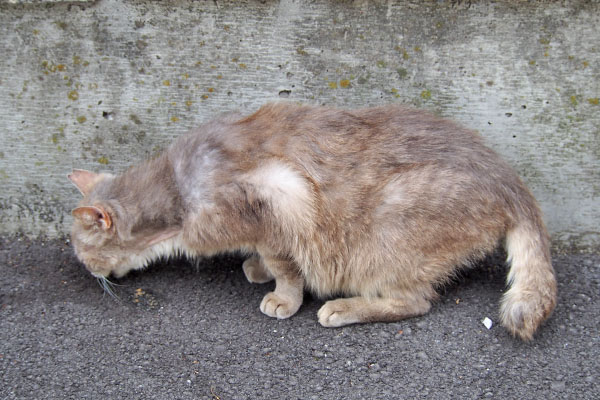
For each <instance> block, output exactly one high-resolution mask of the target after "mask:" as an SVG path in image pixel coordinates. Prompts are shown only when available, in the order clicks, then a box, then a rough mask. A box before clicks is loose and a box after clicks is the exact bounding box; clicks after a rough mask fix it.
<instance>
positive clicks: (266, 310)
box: [260, 292, 302, 319]
mask: <svg viewBox="0 0 600 400" xmlns="http://www.w3.org/2000/svg"><path fill="white" fill-rule="evenodd" d="M301 305H302V300H300V301H296V300H294V299H291V298H287V297H283V296H279V295H277V294H275V293H274V292H270V293H267V294H266V295H265V297H264V298H263V300H262V302H261V303H260V311H262V313H263V314H266V315H268V316H269V317H273V318H279V319H284V318H289V317H291V316H292V315H294V314H296V311H298V309H299V308H300V306H301Z"/></svg>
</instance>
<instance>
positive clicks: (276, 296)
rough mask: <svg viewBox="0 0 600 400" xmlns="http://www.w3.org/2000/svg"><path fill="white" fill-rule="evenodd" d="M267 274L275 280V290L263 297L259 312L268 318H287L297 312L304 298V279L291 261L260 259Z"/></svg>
mask: <svg viewBox="0 0 600 400" xmlns="http://www.w3.org/2000/svg"><path fill="white" fill-rule="evenodd" d="M262 262H263V265H264V266H265V267H266V269H267V272H268V273H270V274H271V275H272V276H273V277H274V278H275V290H274V291H272V292H269V293H267V294H266V295H265V297H264V298H263V300H262V302H261V303H260V311H262V312H263V314H266V315H268V316H269V317H274V318H279V319H283V318H289V317H291V316H292V315H294V314H295V313H296V311H298V309H299V308H300V306H301V305H302V300H303V296H304V278H303V277H302V275H301V273H300V270H299V269H298V267H297V266H296V264H294V263H293V262H292V261H289V260H282V259H277V258H269V257H263V258H262Z"/></svg>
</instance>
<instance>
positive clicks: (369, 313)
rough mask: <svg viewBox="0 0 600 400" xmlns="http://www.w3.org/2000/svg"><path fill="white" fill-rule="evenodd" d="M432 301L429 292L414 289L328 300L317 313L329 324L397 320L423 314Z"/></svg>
mask: <svg viewBox="0 0 600 400" xmlns="http://www.w3.org/2000/svg"><path fill="white" fill-rule="evenodd" d="M430 308H431V303H430V301H429V300H428V299H427V297H426V296H422V295H418V294H416V293H410V294H407V295H401V296H394V297H375V298H367V297H360V296H357V297H350V298H341V299H336V300H330V301H328V302H326V303H325V304H324V305H323V306H322V307H321V309H320V310H319V312H318V313H317V316H318V318H319V323H320V324H321V325H323V326H325V327H328V328H335V327H339V326H344V325H349V324H356V323H364V322H393V321H399V320H402V319H405V318H410V317H416V316H418V315H423V314H425V313H427V312H428V311H429V309H430Z"/></svg>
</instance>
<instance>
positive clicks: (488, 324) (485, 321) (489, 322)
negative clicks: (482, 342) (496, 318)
mask: <svg viewBox="0 0 600 400" xmlns="http://www.w3.org/2000/svg"><path fill="white" fill-rule="evenodd" d="M481 323H482V324H484V325H485V327H486V328H488V329H492V320H491V319H489V318H488V317H485V318H484V319H483V321H481Z"/></svg>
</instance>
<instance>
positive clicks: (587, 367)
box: [0, 237, 600, 400]
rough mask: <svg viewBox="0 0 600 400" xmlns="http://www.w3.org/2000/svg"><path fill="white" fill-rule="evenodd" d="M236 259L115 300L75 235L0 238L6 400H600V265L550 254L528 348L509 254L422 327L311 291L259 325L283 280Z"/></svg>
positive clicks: (165, 277)
mask: <svg viewBox="0 0 600 400" xmlns="http://www.w3.org/2000/svg"><path fill="white" fill-rule="evenodd" d="M241 262H242V259H240V258H239V257H236V256H221V257H217V258H211V259H206V260H202V261H201V262H199V263H198V264H197V265H194V264H193V263H189V262H187V261H185V260H173V261H169V262H161V263H156V264H155V265H153V266H151V267H150V268H149V269H147V270H145V271H142V272H135V273H132V274H130V275H128V276H127V277H125V278H123V279H121V280H118V281H116V283H117V284H118V285H119V286H115V292H116V294H117V296H118V297H119V300H114V299H113V298H111V297H110V296H109V295H106V294H104V293H103V291H102V289H101V288H100V287H99V285H98V284H97V282H96V280H95V279H93V278H92V277H91V275H90V274H89V273H87V272H86V271H85V270H84V268H83V266H82V265H81V264H80V263H79V262H77V260H76V259H75V257H74V256H73V253H72V250H71V248H70V247H69V244H68V242H67V241H66V240H53V241H44V240H36V241H31V240H28V239H24V238H16V237H11V238H0V375H1V377H2V385H1V386H0V398H1V399H213V400H214V399H478V398H496V399H598V398H600V384H599V380H600V367H599V365H600V363H599V361H600V358H599V327H600V312H599V308H600V301H599V298H598V293H599V286H600V255H594V254H561V255H555V257H554V266H555V269H556V271H557V275H558V281H559V303H558V306H557V308H556V311H555V313H554V314H553V316H552V317H551V319H550V320H549V321H548V322H547V323H546V324H545V325H544V326H543V327H542V329H541V331H540V332H539V333H538V335H537V336H536V337H535V339H534V341H533V342H531V343H523V342H520V341H519V340H516V339H514V338H512V337H511V336H510V335H509V334H508V333H507V332H506V331H505V330H504V329H503V328H502V327H501V326H499V325H498V324H496V321H497V320H498V317H497V315H498V305H499V300H500V296H501V294H502V292H503V290H504V279H505V273H506V268H505V267H504V266H503V263H502V260H501V259H500V258H499V257H491V258H489V259H488V260H486V261H485V262H482V263H481V265H479V266H478V268H476V269H474V270H471V271H469V272H467V273H464V274H463V275H462V276H461V277H460V278H459V279H458V280H457V281H456V282H454V283H452V284H450V285H449V286H447V287H446V288H445V289H443V290H442V291H441V298H440V301H439V302H438V303H436V304H435V305H434V306H433V308H432V310H431V312H430V313H429V314H427V315H425V316H423V317H419V318H413V319H409V320H405V321H402V322H397V323H376V324H367V325H354V326H347V327H343V328H339V329H327V328H323V327H321V326H320V325H319V324H318V322H317V318H316V313H317V310H318V309H319V307H320V306H321V305H322V303H323V301H322V300H319V299H313V298H312V297H311V296H310V295H306V297H305V303H304V305H303V306H302V308H301V309H300V311H299V312H298V314H296V315H295V316H293V317H292V318H291V319H288V320H280V321H278V320H275V319H271V318H269V317H267V316H265V315H263V314H262V313H261V312H260V311H259V308H258V306H259V304H260V301H261V299H262V296H263V295H264V294H265V293H267V292H268V291H269V290H272V287H273V284H272V283H269V284H265V285H254V284H250V283H248V282H247V281H246V279H245V277H244V274H243V272H242V269H241ZM485 317H488V318H490V319H491V320H492V321H493V322H494V325H493V326H492V328H491V329H489V330H488V329H487V328H486V327H485V326H484V325H483V324H482V322H481V321H482V320H483V319H484V318H485Z"/></svg>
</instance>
